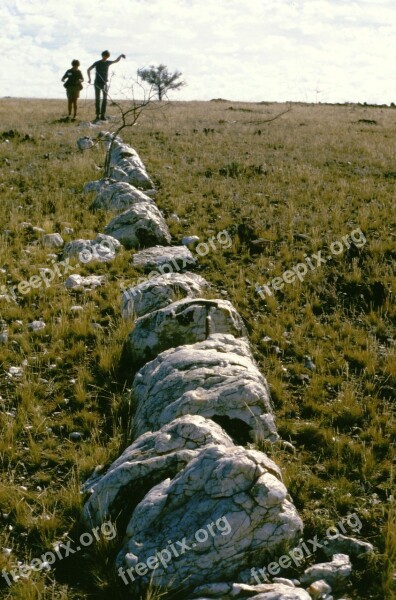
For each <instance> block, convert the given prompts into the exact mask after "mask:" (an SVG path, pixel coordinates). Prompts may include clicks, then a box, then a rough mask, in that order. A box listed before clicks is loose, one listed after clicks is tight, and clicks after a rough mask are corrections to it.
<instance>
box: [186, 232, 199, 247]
mask: <svg viewBox="0 0 396 600" xmlns="http://www.w3.org/2000/svg"><path fill="white" fill-rule="evenodd" d="M196 242H199V237H198V236H197V235H186V236H185V237H184V238H183V239H182V244H183V246H189V245H190V244H195V243H196Z"/></svg>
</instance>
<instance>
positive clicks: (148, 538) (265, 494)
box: [116, 446, 302, 594]
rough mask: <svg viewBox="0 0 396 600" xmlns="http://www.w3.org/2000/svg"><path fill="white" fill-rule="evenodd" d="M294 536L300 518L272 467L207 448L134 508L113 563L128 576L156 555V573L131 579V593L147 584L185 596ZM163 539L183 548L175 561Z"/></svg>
mask: <svg viewBox="0 0 396 600" xmlns="http://www.w3.org/2000/svg"><path fill="white" fill-rule="evenodd" d="M301 531H302V522H301V519H300V517H299V516H298V514H297V511H296V509H295V507H294V506H293V504H292V503H291V502H290V501H289V500H288V498H287V490H286V488H285V486H284V485H283V483H282V482H281V476H280V472H279V469H278V467H277V466H276V465H275V463H274V462H273V461H271V460H270V459H269V458H268V457H267V456H266V455H265V454H263V453H262V452H259V451H255V450H246V449H245V448H242V447H235V448H233V449H230V448H228V447H223V446H210V447H209V448H207V449H204V450H203V451H202V452H200V453H199V455H198V456H197V457H196V458H194V459H193V460H192V461H191V462H190V463H189V464H188V465H187V466H186V467H185V468H184V469H183V470H182V471H181V472H180V473H179V474H178V475H176V477H174V479H172V480H166V481H164V482H163V483H161V484H159V485H157V486H155V487H154V488H153V489H152V490H151V491H150V492H149V493H148V494H147V495H146V496H145V498H144V499H143V500H142V501H141V502H140V503H139V505H138V506H137V507H136V509H135V511H134V513H133V515H132V518H131V520H130V522H129V524H128V526H127V530H126V535H125V538H124V539H125V540H126V543H125V545H124V547H123V548H122V550H121V551H120V553H119V554H118V556H117V561H116V562H117V567H124V568H128V569H131V568H133V569H134V568H135V567H136V565H137V563H139V562H144V563H146V561H147V559H148V558H149V557H152V556H156V554H157V552H158V550H159V549H162V554H160V557H161V558H160V559H157V563H158V566H157V568H155V569H154V568H152V569H151V570H147V569H146V574H144V575H141V576H140V577H136V575H137V573H136V574H135V580H134V581H131V583H130V584H129V588H130V589H131V594H132V593H133V592H134V591H136V589H139V588H144V587H147V585H148V584H149V582H150V580H151V579H152V583H153V584H154V585H160V586H164V587H167V588H168V589H169V588H170V589H180V588H182V589H184V590H186V591H187V590H188V589H194V588H195V587H196V586H198V585H202V584H203V583H210V582H216V581H224V579H226V580H227V579H232V578H233V577H234V576H235V574H236V573H237V572H238V571H239V570H240V568H243V567H246V566H248V565H249V564H251V561H252V560H254V559H255V558H256V559H258V558H259V557H260V560H262V559H263V556H265V557H267V558H270V557H273V556H276V555H277V554H276V553H277V552H279V550H280V547H282V549H283V550H284V548H285V547H287V546H288V545H290V544H293V542H294V541H296V539H297V537H299V535H300V534H301ZM171 540H173V543H174V544H175V542H174V541H175V540H183V542H185V544H184V546H183V547H182V550H181V552H180V553H179V556H178V557H177V560H175V559H174V558H175V557H174V555H173V554H172V552H173V549H172V548H171V545H170V544H171ZM186 545H187V547H186ZM178 546H179V544H177V543H176V546H174V547H175V548H176V547H178ZM165 549H166V550H167V551H168V553H167V554H165V553H164V550H165ZM171 550H172V552H171ZM179 550H180V548H179ZM165 557H166V558H168V560H165ZM161 559H162V560H161ZM138 570H139V571H140V572H142V571H141V570H140V568H139V569H138ZM147 571H148V572H147ZM130 573H133V571H130ZM284 587H285V590H287V591H288V592H290V590H292V588H287V586H284Z"/></svg>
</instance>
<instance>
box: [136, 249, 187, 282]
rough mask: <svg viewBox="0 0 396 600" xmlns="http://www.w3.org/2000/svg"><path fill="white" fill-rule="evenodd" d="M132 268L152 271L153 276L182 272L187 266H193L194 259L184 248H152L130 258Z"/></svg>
mask: <svg viewBox="0 0 396 600" xmlns="http://www.w3.org/2000/svg"><path fill="white" fill-rule="evenodd" d="M132 262H133V266H134V267H137V268H141V269H143V270H144V271H145V272H148V271H153V270H154V269H157V271H154V274H153V276H154V275H161V273H162V274H164V273H173V272H175V271H183V270H184V269H186V268H187V265H194V264H195V263H196V260H195V258H194V257H193V255H192V254H191V252H190V250H189V249H188V248H187V247H186V246H172V247H169V246H154V247H153V248H147V250H141V251H140V252H136V254H134V255H133V258H132Z"/></svg>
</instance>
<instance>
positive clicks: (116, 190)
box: [91, 179, 155, 212]
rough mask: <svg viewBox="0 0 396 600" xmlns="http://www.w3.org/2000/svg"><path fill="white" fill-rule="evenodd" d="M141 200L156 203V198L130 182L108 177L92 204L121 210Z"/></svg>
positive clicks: (94, 207) (107, 208)
mask: <svg viewBox="0 0 396 600" xmlns="http://www.w3.org/2000/svg"><path fill="white" fill-rule="evenodd" d="M139 202H147V203H148V204H155V203H154V200H152V199H151V198H150V197H149V196H147V195H146V194H144V193H143V192H141V191H140V190H138V189H137V188H135V187H134V186H133V185H131V184H130V183H126V182H123V181H111V180H109V179H107V180H105V182H104V185H102V186H101V188H100V189H99V190H98V193H97V195H96V197H95V199H94V201H93V202H92V204H91V208H93V209H99V208H102V209H105V210H112V211H117V212H120V211H124V210H126V209H127V208H129V207H130V206H133V205H134V204H138V203H139Z"/></svg>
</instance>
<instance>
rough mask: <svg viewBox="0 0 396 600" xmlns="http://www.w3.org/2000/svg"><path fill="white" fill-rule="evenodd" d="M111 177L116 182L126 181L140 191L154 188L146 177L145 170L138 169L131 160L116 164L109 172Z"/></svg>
mask: <svg viewBox="0 0 396 600" xmlns="http://www.w3.org/2000/svg"><path fill="white" fill-rule="evenodd" d="M111 177H112V179H115V180H116V181H126V182H127V183H130V184H131V185H135V186H136V187H138V188H141V189H142V190H150V189H153V188H154V183H153V182H152V180H151V179H150V177H149V176H148V174H147V172H146V169H144V168H142V167H138V166H136V165H135V164H134V161H133V160H128V159H126V158H125V159H124V160H121V161H120V162H119V163H117V166H116V167H114V168H113V169H112V170H111Z"/></svg>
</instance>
